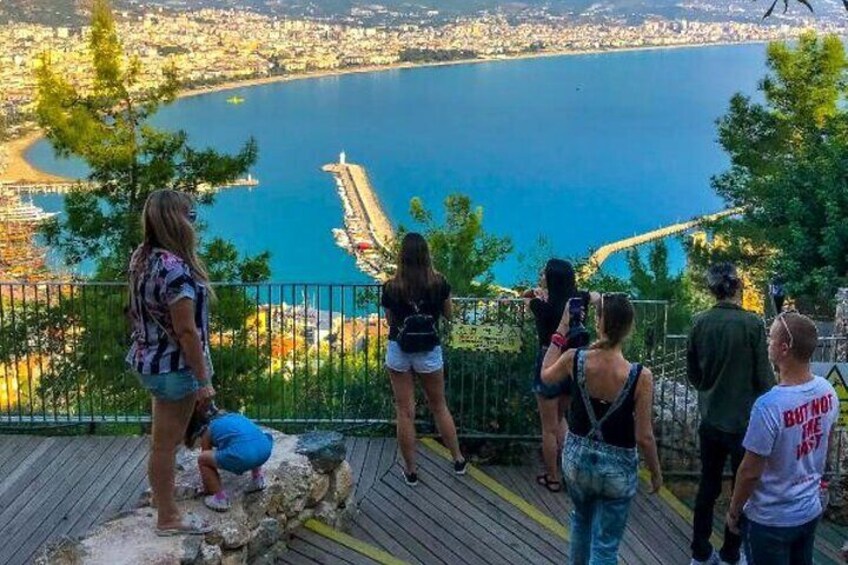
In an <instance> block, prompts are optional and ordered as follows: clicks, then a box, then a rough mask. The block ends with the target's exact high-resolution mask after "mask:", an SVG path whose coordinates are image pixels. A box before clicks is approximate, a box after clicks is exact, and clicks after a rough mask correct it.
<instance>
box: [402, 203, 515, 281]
mask: <svg viewBox="0 0 848 565" xmlns="http://www.w3.org/2000/svg"><path fill="white" fill-rule="evenodd" d="M410 214H411V215H412V218H413V220H415V222H416V223H418V224H419V225H421V226H422V227H423V228H424V237H425V238H426V239H427V242H428V243H429V244H430V253H431V254H432V256H433V264H434V265H435V267H436V269H437V270H438V271H440V272H441V273H442V274H443V275H445V277H446V278H447V280H448V281H449V282H450V284H451V286H452V288H453V294H454V295H455V296H487V295H491V294H493V293H494V290H495V289H494V280H495V278H494V274H493V273H492V267H494V266H495V265H496V264H497V263H499V262H500V261H503V260H504V259H505V258H506V257H507V256H508V255H509V254H510V253H511V252H512V242H511V241H510V239H509V238H508V237H497V236H494V235H492V234H489V233H487V232H486V231H485V230H484V229H483V208H482V207H477V208H472V206H471V199H470V198H469V197H468V196H465V195H463V194H451V195H450V196H448V197H447V198H445V221H444V223H443V224H439V223H437V222H436V221H435V220H434V218H433V214H432V213H431V212H430V211H429V210H427V209H426V208H425V207H424V204H423V203H422V202H421V199H420V198H417V197H416V198H413V199H412V201H411V202H410ZM399 231H400V232H401V234H402V233H404V232H405V231H407V230H405V229H404V228H401V229H400V230H399ZM398 239H400V238H398Z"/></svg>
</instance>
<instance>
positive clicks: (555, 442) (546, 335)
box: [524, 259, 599, 492]
mask: <svg viewBox="0 0 848 565" xmlns="http://www.w3.org/2000/svg"><path fill="white" fill-rule="evenodd" d="M598 297H599V295H598V293H597V292H592V293H589V292H585V291H578V290H577V277H576V276H575V273H574V267H573V266H572V265H571V263H569V262H568V261H563V260H562V259H550V260H549V261H548V262H547V264H546V265H545V270H544V271H542V273H541V276H540V280H539V287H538V288H534V289H530V290H528V291H527V292H526V293H524V298H525V300H526V301H527V306H528V308H529V309H530V312H532V313H533V318H534V319H535V320H536V332H537V334H538V336H539V350H538V353H537V355H536V367H535V371H534V374H533V376H534V378H533V387H532V390H533V393H534V394H535V395H536V404H537V405H538V407H539V419H540V420H541V425H542V459H543V460H544V463H545V471H544V473H542V474H540V475H538V476H537V477H536V482H537V483H539V484H540V485H542V486H543V487H545V488H547V489H548V490H549V491H551V492H560V491H561V490H562V481H561V479H560V472H559V460H558V457H559V453H560V450H562V445H563V442H564V441H565V432H566V429H567V426H566V424H565V407H566V399H567V396H566V394H567V392H568V390H567V387H566V386H565V382H564V381H561V382H559V383H557V384H555V385H552V386H551V385H546V384H545V383H543V382H542V377H541V372H542V359H544V358H545V354H546V353H547V351H548V347H550V345H551V336H552V335H553V333H554V332H555V331H556V329H557V326H558V325H559V322H560V320H561V319H562V313H563V311H564V310H565V305H566V303H568V301H569V300H570V299H572V298H579V299H580V300H581V305H580V306H581V310H582V311H583V312H585V311H586V310H587V309H588V306H589V304H590V303H594V302H596V301H597V300H598ZM570 321H571V322H572V324H571V325H572V328H570V329H571V330H572V331H573V330H574V326H575V325H576V324H574V323H573V322H578V323H579V325H580V327H582V323H580V322H582V320H575V319H574V318H572V319H571V320H570ZM573 333H576V332H573ZM584 335H587V334H585V331H584ZM586 339H587V341H586V342H585V343H574V344H573V345H574V346H575V347H579V346H580V345H587V344H588V336H587V338H586Z"/></svg>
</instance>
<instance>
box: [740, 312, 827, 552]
mask: <svg viewBox="0 0 848 565" xmlns="http://www.w3.org/2000/svg"><path fill="white" fill-rule="evenodd" d="M817 342H818V334H817V332H816V326H815V324H814V323H813V321H812V320H810V319H809V318H807V317H806V316H802V315H801V314H797V313H784V314H781V315H779V316H778V317H777V318H775V321H774V323H773V324H772V326H771V329H770V330H769V348H768V353H769V359H770V360H771V362H772V363H774V365H775V366H776V367H777V370H778V372H779V374H780V381H779V383H778V385H777V386H775V387H774V388H773V389H771V390H770V391H769V392H767V393H766V394H764V395H763V396H761V397H760V398H759V399H757V401H756V402H755V403H754V408H753V410H752V411H751V420H750V423H749V424H748V431H747V433H746V434H745V440H744V442H743V446H744V447H745V457H744V459H743V460H742V464H741V465H740V467H739V471H738V473H737V477H736V485H735V487H734V489H733V499H732V501H731V503H730V509H729V510H728V512H727V525H728V527H729V528H730V529H731V530H735V531H739V530H740V527H741V530H742V532H743V536H744V549H745V554H746V556H747V558H748V563H749V564H751V565H760V564H764V565H812V563H813V542H814V540H815V531H816V525H817V524H818V521H819V518H820V517H821V514H822V511H823V509H822V507H821V501H820V498H819V489H820V486H819V485H820V483H821V478H822V474H823V473H824V467H825V462H826V460H827V452H828V445H829V442H830V433H831V430H832V429H833V426H834V424H835V422H836V419H837V417H838V415H839V400H838V398H837V397H836V392H835V391H834V390H833V387H832V386H831V385H830V383H829V382H827V380H825V379H823V378H821V377H817V376H815V375H813V374H812V373H811V372H810V359H811V358H812V356H813V352H814V351H815V349H816V345H817Z"/></svg>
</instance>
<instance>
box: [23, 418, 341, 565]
mask: <svg viewBox="0 0 848 565" xmlns="http://www.w3.org/2000/svg"><path fill="white" fill-rule="evenodd" d="M267 431H268V433H269V434H271V436H272V438H273V440H274V449H273V450H272V452H271V457H270V458H269V460H268V461H267V462H266V463H265V465H264V469H265V476H266V481H267V484H268V488H266V489H265V490H264V491H261V492H256V493H251V494H246V493H245V492H244V491H245V487H247V486H248V484H249V482H250V474H249V473H245V474H243V475H239V476H237V475H233V474H231V473H227V472H225V471H223V472H222V473H221V481H222V484H223V487H224V488H225V489H226V490H227V492H228V493H229V495H230V502H231V508H230V510H229V511H228V512H223V513H219V512H214V511H212V510H210V509H208V508H206V507H205V506H204V505H203V500H202V499H201V497H198V496H195V494H194V492H195V488H196V486H197V485H198V484H200V476H199V472H198V467H197V456H198V454H199V450H196V451H187V452H186V455H185V456H183V457H182V465H183V467H184V469H183V470H182V471H178V472H177V474H176V477H175V487H176V489H177V491H176V492H177V494H179V495H180V498H182V497H185V499H183V500H179V501H178V506H179V508H180V511H181V512H183V513H188V512H191V513H193V514H195V515H197V516H199V517H200V518H202V519H204V520H206V521H207V522H209V523H210V525H211V526H212V528H213V532H212V533H211V534H209V535H207V536H205V540H204V537H203V536H173V537H159V536H157V535H156V533H155V524H156V509H155V508H152V507H149V506H148V507H144V508H137V509H135V510H132V511H130V512H128V513H126V514H125V515H122V516H120V517H118V518H116V519H114V520H112V521H110V522H107V523H106V524H103V525H102V526H100V527H98V528H96V529H94V530H93V531H91V532H89V533H88V534H87V535H86V536H85V537H84V538H83V539H81V540H80V541H79V542H76V543H66V544H65V545H63V546H61V547H60V546H58V545H56V546H52V549H48V550H46V551H45V553H44V559H43V560H42V561H39V563H43V564H45V565H47V564H50V565H52V564H53V563H58V564H59V565H100V564H102V565H121V564H126V565H130V564H133V565H135V564H145V565H146V564H157V565H166V564H168V565H170V564H176V563H199V564H202V565H217V564H218V563H220V564H221V565H236V564H238V565H240V564H242V563H246V562H248V561H253V560H254V559H265V556H266V555H268V553H269V552H272V553H273V552H276V554H279V553H281V552H284V551H285V549H286V542H285V540H286V539H287V535H286V534H287V533H288V532H290V531H292V530H294V529H296V528H297V527H299V526H300V525H301V524H303V522H305V521H306V520H308V519H309V518H311V517H312V516H313V515H314V514H315V512H314V510H313V509H312V508H307V503H310V504H313V506H314V505H320V504H321V502H322V501H328V500H329V499H330V497H331V496H333V494H334V493H336V492H337V491H340V492H341V494H344V491H346V490H349V487H348V486H347V485H348V483H349V482H350V483H352V479H351V480H349V477H348V475H349V473H350V471H349V465H347V463H344V462H343V457H344V451H345V450H344V443H343V441H342V440H341V435H339V434H324V435H322V434H312V435H311V436H310V438H307V441H305V442H303V441H300V440H299V438H298V437H297V436H288V435H285V434H282V433H280V432H277V431H274V430H267ZM303 450H305V452H306V453H309V454H310V455H311V457H312V459H311V460H310V457H309V456H307V455H306V454H304V453H299V452H298V451H303ZM339 457H342V459H341V460H339V459H338V458H339ZM321 469H324V470H325V471H321ZM331 502H332V504H329V505H328V506H326V507H321V516H323V517H326V518H327V519H328V520H330V519H332V518H333V514H332V511H334V510H335V507H336V506H338V504H337V503H336V501H334V500H333V501H331ZM204 542H205V543H204ZM266 562H268V563H270V562H273V560H270V561H269V560H267V559H266Z"/></svg>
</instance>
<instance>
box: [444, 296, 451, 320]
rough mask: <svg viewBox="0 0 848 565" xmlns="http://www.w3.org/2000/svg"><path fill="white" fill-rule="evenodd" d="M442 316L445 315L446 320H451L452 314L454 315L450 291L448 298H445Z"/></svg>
mask: <svg viewBox="0 0 848 565" xmlns="http://www.w3.org/2000/svg"><path fill="white" fill-rule="evenodd" d="M442 316H444V318H445V320H450V319H451V316H453V301H452V300H451V296H450V293H448V296H447V298H445V301H444V303H443V304H442Z"/></svg>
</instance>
